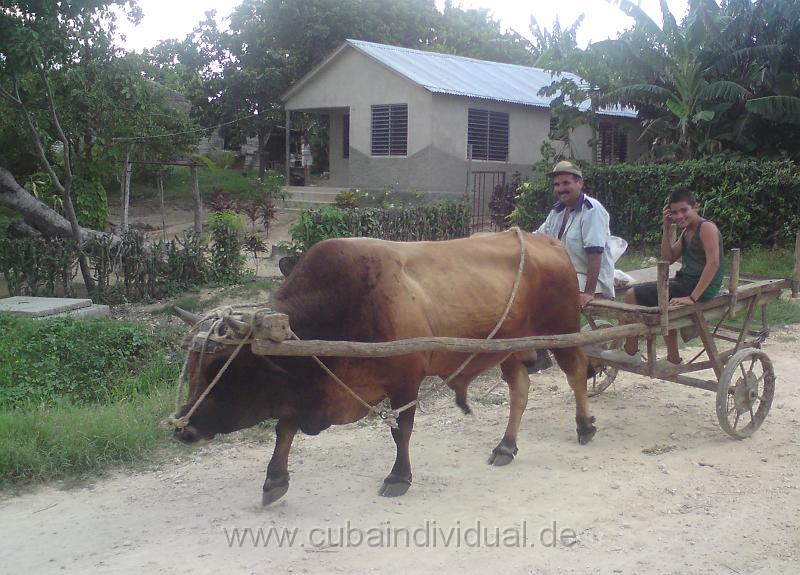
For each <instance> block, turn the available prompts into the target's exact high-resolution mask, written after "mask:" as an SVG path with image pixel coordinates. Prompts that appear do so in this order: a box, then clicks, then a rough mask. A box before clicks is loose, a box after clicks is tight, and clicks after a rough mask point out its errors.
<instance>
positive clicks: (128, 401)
mask: <svg viewBox="0 0 800 575" xmlns="http://www.w3.org/2000/svg"><path fill="white" fill-rule="evenodd" d="M173 401H174V395H173V391H172V389H171V388H169V387H167V386H163V385H162V386H160V387H158V388H155V389H151V390H150V391H149V393H147V394H144V395H136V396H134V397H131V398H125V399H118V400H116V401H113V402H111V403H108V404H105V405H98V404H94V405H74V404H70V403H68V402H64V403H62V404H58V405H55V406H51V407H40V408H36V409H32V410H13V409H2V410H0V453H2V454H3V455H2V457H0V487H3V488H5V489H8V488H10V487H19V486H21V485H25V484H28V483H31V482H41V481H52V480H56V479H65V478H73V477H80V476H82V475H85V474H92V475H94V474H97V473H100V472H103V471H105V470H107V469H109V468H111V467H113V466H116V465H119V464H126V463H134V462H141V461H142V460H146V459H148V458H150V457H151V456H152V453H153V451H154V449H155V448H156V447H157V446H159V445H166V444H167V443H168V441H169V438H170V435H171V434H170V432H168V431H167V430H165V429H163V428H162V427H160V426H159V422H160V421H161V420H162V419H163V418H164V417H165V415H166V414H168V413H169V412H170V411H171V409H172V407H173Z"/></svg>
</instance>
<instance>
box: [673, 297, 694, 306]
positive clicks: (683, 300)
mask: <svg viewBox="0 0 800 575" xmlns="http://www.w3.org/2000/svg"><path fill="white" fill-rule="evenodd" d="M693 303H694V302H693V301H692V298H690V297H674V298H672V299H671V300H669V305H692V304H693Z"/></svg>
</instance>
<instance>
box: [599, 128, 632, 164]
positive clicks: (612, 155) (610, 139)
mask: <svg viewBox="0 0 800 575" xmlns="http://www.w3.org/2000/svg"><path fill="white" fill-rule="evenodd" d="M627 159H628V134H627V132H626V131H625V130H623V129H621V128H620V126H616V125H612V124H600V142H599V145H598V146H597V163H598V164H600V165H610V164H619V163H621V162H624V161H626V160H627Z"/></svg>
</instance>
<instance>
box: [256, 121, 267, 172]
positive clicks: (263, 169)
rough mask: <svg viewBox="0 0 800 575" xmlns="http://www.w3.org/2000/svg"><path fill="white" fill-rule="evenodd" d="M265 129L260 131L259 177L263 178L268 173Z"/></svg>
mask: <svg viewBox="0 0 800 575" xmlns="http://www.w3.org/2000/svg"><path fill="white" fill-rule="evenodd" d="M264 144H265V142H264V128H259V129H258V177H259V178H263V177H264V174H265V173H267V166H266V158H265V157H264Z"/></svg>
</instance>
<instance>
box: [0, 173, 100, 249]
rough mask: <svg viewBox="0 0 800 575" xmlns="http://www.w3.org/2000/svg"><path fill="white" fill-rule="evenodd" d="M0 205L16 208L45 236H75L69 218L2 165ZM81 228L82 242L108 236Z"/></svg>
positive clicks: (27, 221) (16, 210) (29, 223)
mask: <svg viewBox="0 0 800 575" xmlns="http://www.w3.org/2000/svg"><path fill="white" fill-rule="evenodd" d="M0 206H4V207H6V208H10V209H12V210H14V211H15V212H17V213H18V214H20V215H21V216H22V217H23V219H24V220H25V223H26V224H28V225H29V226H31V227H32V228H33V229H35V230H36V231H38V232H41V233H42V234H44V235H45V236H58V237H62V238H75V234H74V232H73V229H72V225H71V224H70V222H69V221H68V220H67V218H65V217H64V216H62V215H61V214H59V213H58V212H56V211H55V210H53V209H52V208H50V207H49V206H48V205H47V204H45V203H43V202H41V201H39V200H38V199H37V198H36V197H35V196H33V195H32V194H31V193H29V192H28V190H26V189H25V188H23V187H22V186H20V185H19V184H18V183H17V181H16V180H15V179H14V176H12V175H11V172H9V171H8V170H6V169H5V168H2V167H0ZM79 230H80V242H81V244H83V243H86V242H87V241H88V240H90V239H93V238H100V237H106V236H108V234H106V233H103V232H98V231H96V230H90V229H87V228H79Z"/></svg>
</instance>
